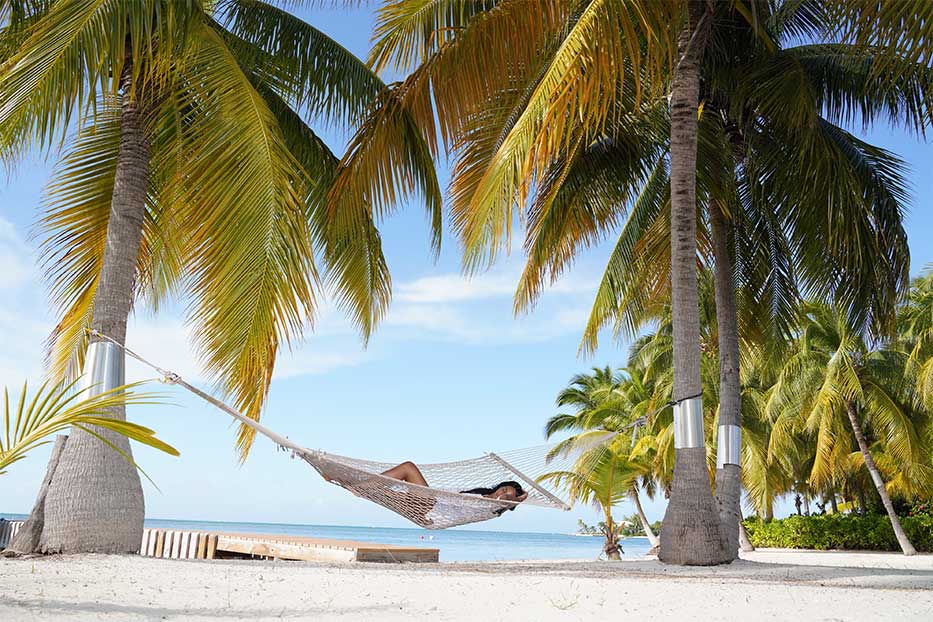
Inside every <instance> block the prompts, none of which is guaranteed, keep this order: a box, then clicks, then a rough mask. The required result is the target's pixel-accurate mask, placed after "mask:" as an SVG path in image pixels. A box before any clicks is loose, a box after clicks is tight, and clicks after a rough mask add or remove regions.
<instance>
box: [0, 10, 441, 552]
mask: <svg viewBox="0 0 933 622" xmlns="http://www.w3.org/2000/svg"><path fill="white" fill-rule="evenodd" d="M0 25H2V26H0V63H2V64H0V157H3V158H4V159H6V160H8V161H9V160H13V159H15V158H17V157H19V156H20V155H21V154H22V153H24V152H26V151H28V149H29V148H30V147H31V146H36V145H37V146H40V147H43V148H51V147H56V146H57V145H58V144H59V140H60V139H62V138H66V140H67V143H68V145H69V147H68V150H67V153H66V154H65V155H64V157H63V158H62V159H61V161H60V163H59V167H58V170H57V172H56V176H55V180H54V181H53V183H52V184H51V186H50V188H49V190H48V205H47V209H46V214H45V216H44V217H43V220H42V231H43V233H44V236H45V237H44V240H43V249H44V253H45V258H46V265H47V269H48V275H49V279H50V281H51V287H52V296H53V300H54V302H55V303H56V305H57V306H58V307H59V310H60V313H61V316H60V321H59V323H58V325H57V327H56V329H55V333H54V334H53V336H52V339H51V353H50V362H51V372H52V375H53V377H55V378H68V377H73V376H74V375H76V374H77V373H78V372H79V371H80V369H81V368H82V365H83V363H84V361H83V358H84V354H85V350H86V348H87V345H88V329H94V330H96V331H99V332H100V333H103V334H105V335H107V336H109V337H110V338H113V339H114V340H116V342H117V343H118V344H123V343H124V342H125V334H126V323H127V317H128V315H129V313H130V311H131V309H132V308H133V307H134V305H135V304H136V303H137V302H138V301H148V302H149V303H150V304H151V305H152V306H153V307H155V308H158V306H159V305H161V304H163V303H164V302H165V301H166V300H171V299H173V298H175V297H178V296H181V295H184V296H185V297H186V299H187V302H188V320H189V321H190V323H191V324H192V325H193V327H194V338H195V341H196V343H197V346H198V349H199V351H200V354H201V359H202V361H203V362H204V365H205V367H206V370H207V372H208V375H209V376H210V377H211V379H212V380H214V381H215V382H216V384H217V386H218V387H219V388H220V389H221V390H222V391H224V392H225V393H227V394H228V396H229V397H230V398H231V399H232V401H233V402H234V403H235V404H236V406H237V407H238V408H240V409H241V410H242V411H243V412H244V413H246V414H247V416H249V417H252V418H254V419H258V418H259V417H260V415H261V413H262V407H263V404H264V403H265V400H266V397H267V395H268V392H269V386H270V382H271V379H272V372H273V368H274V364H275V361H276V357H277V354H278V352H279V348H280V347H281V345H282V344H283V343H285V344H288V343H291V342H293V341H294V340H297V339H299V338H300V337H301V335H302V333H303V330H304V327H305V326H306V325H307V324H308V323H309V322H311V321H312V320H313V317H314V313H315V310H316V308H317V304H318V303H317V301H318V298H319V296H320V295H321V289H322V287H321V282H322V281H326V282H327V283H328V284H329V285H330V286H331V287H332V289H333V291H334V292H335V294H336V296H337V299H338V302H339V303H340V304H341V305H342V306H343V307H344V308H346V309H347V311H348V312H349V314H350V315H351V317H352V319H353V321H354V322H355V324H357V325H358V326H359V328H360V330H361V332H362V333H363V335H364V337H365V336H368V335H369V334H370V332H371V331H372V330H373V328H374V326H375V324H376V323H377V322H378V320H379V318H380V317H381V316H382V314H383V312H384V310H385V305H386V304H387V301H388V298H389V294H390V280H389V274H388V270H387V267H386V264H385V261H384V258H383V257H382V251H381V246H380V239H379V234H378V232H377V230H376V229H375V226H374V223H373V221H372V220H359V219H357V220H355V221H354V228H353V229H347V228H343V229H342V230H341V231H339V232H335V230H334V229H332V228H331V227H330V224H329V219H328V212H327V209H326V204H325V201H326V196H327V192H328V190H329V188H330V185H331V183H332V180H333V178H334V177H335V176H336V173H337V168H338V159H337V158H336V157H335V156H334V154H332V153H331V152H330V150H329V149H328V148H327V146H326V145H325V144H324V142H323V141H322V140H320V139H319V138H318V137H317V136H316V135H315V134H314V132H313V131H312V130H311V129H310V127H309V126H308V125H307V124H306V123H305V122H304V121H303V120H302V118H301V117H300V116H299V113H302V112H306V113H308V114H309V115H312V116H314V117H317V118H319V119H321V120H322V121H324V122H327V123H333V124H338V125H342V126H349V127H353V126H354V125H355V124H356V123H357V122H358V121H359V119H360V118H362V116H363V115H364V113H365V112H366V111H367V110H368V109H369V107H370V106H372V105H373V104H374V103H375V102H376V101H377V99H378V98H379V97H380V94H381V93H383V92H384V86H383V85H382V83H381V82H380V81H379V80H378V78H376V77H375V76H374V75H373V74H372V73H371V72H370V71H369V70H368V69H367V68H366V67H365V66H364V65H363V63H362V62H360V61H359V60H358V59H356V58H355V57H354V56H353V55H352V54H350V53H349V52H348V51H347V50H345V49H344V48H343V47H341V46H340V45H338V44H337V43H335V42H334V41H333V40H331V39H329V38H328V37H327V36H325V35H324V34H323V33H321V32H320V31H318V30H316V29H315V28H313V27H312V26H310V25H308V24H306V23H304V22H303V21H301V20H299V19H297V18H295V17H294V16H292V15H290V14H288V13H287V12H285V11H283V10H281V9H278V8H275V7H273V6H271V5H269V4H267V3H265V2H260V1H258V0H225V1H224V2H207V3H201V2H173V1H168V0H159V1H157V2H92V1H90V0H81V1H64V0H52V1H49V2H26V3H10V2H0ZM407 129H408V130H409V132H408V133H407V134H406V133H403V139H404V141H405V142H404V144H402V145H401V146H400V147H399V149H400V150H401V151H402V152H404V153H409V154H410V155H411V158H409V159H408V160H407V161H406V164H404V165H400V167H405V169H404V170H402V168H399V169H394V170H395V171H397V173H398V175H400V176H407V177H410V178H417V180H418V181H417V182H412V183H413V184H415V185H417V183H418V182H420V183H421V184H422V185H421V186H420V188H421V190H422V191H423V192H422V195H423V196H424V198H425V200H426V202H427V203H428V204H429V206H430V208H431V209H432V210H433V211H434V212H437V213H439V210H440V198H439V194H440V193H439V189H438V187H437V183H436V179H435V178H434V172H433V163H432V162H431V159H430V157H425V153H426V151H425V150H424V149H423V148H422V147H423V141H422V140H421V136H420V134H418V133H417V131H415V130H414V129H413V128H412V127H411V126H407ZM69 132H71V134H69ZM396 196H400V195H396ZM433 222H434V223H435V227H436V228H437V227H438V225H437V219H436V218H435V219H434V220H433ZM318 265H321V268H319V267H318ZM97 339H98V338H97V337H95V338H93V339H91V341H92V342H93V341H97ZM95 348H96V350H95V351H104V350H108V349H110V350H112V351H111V352H110V353H109V354H110V357H109V358H108V359H107V360H110V361H116V360H122V357H123V355H122V352H120V351H119V350H116V349H112V348H111V347H110V345H109V344H107V343H103V344H101V345H99V346H95ZM102 360H103V359H102ZM111 415H112V416H113V417H114V418H117V419H124V418H125V414H124V410H123V408H122V407H120V406H114V408H113V410H112V412H111ZM103 434H104V435H105V436H106V435H107V434H108V433H107V432H104V433H103ZM253 437H254V432H253V431H252V430H251V429H250V428H248V427H245V426H241V428H240V433H239V438H238V447H239V450H240V454H241V457H243V458H245V456H246V453H247V451H248V450H249V447H250V445H251V443H252V440H253ZM107 438H108V440H109V441H110V442H111V443H112V444H113V445H115V446H117V447H118V448H119V449H120V450H121V451H122V452H123V453H126V454H127V455H129V454H130V448H129V445H128V444H127V443H126V441H125V439H122V438H120V437H110V436H107ZM47 510H48V511H47V514H48V520H47V521H46V529H47V531H48V534H47V535H48V537H47V538H46V539H45V541H46V546H47V549H48V550H50V551H92V552H131V551H135V550H136V548H137V547H138V546H139V541H140V536H141V532H142V525H143V515H144V510H143V495H142V489H141V486H140V482H139V477H138V475H137V474H136V471H135V469H132V468H128V467H127V463H126V462H125V461H124V460H122V459H121V458H120V457H119V455H118V454H117V453H116V452H112V451H110V450H109V449H108V448H106V447H102V446H101V445H100V443H98V442H97V439H95V438H94V437H93V436H90V435H88V434H85V433H83V432H81V431H76V432H75V434H74V435H73V436H72V438H71V439H70V441H69V443H68V444H67V446H66V449H65V451H64V453H63V455H62V458H61V461H60V463H59V466H58V469H57V471H56V476H55V479H54V481H53V483H52V486H51V489H50V491H49V495H48V498H47Z"/></svg>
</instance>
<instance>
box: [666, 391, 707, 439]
mask: <svg viewBox="0 0 933 622" xmlns="http://www.w3.org/2000/svg"><path fill="white" fill-rule="evenodd" d="M705 446H706V441H705V439H704V437H703V398H702V397H700V396H696V397H690V398H687V399H685V400H683V401H680V402H677V403H676V404H674V448H675V449H689V448H692V447H705Z"/></svg>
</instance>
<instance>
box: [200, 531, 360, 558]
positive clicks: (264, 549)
mask: <svg viewBox="0 0 933 622" xmlns="http://www.w3.org/2000/svg"><path fill="white" fill-rule="evenodd" d="M217 550H218V551H226V552H230V553H241V554H245V555H258V556H262V557H277V558H279V559H293V560H302V561H334V562H352V561H354V560H355V559H356V552H355V551H352V550H347V549H339V548H333V549H328V548H322V547H310V546H302V545H300V544H288V543H285V542H271V541H270V542H262V541H259V540H249V539H245V538H237V537H228V536H218V537H217Z"/></svg>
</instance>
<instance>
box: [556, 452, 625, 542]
mask: <svg viewBox="0 0 933 622" xmlns="http://www.w3.org/2000/svg"><path fill="white" fill-rule="evenodd" d="M633 479H634V477H633V473H632V471H631V469H629V467H628V464H627V461H626V460H625V458H623V457H622V456H621V454H620V453H619V452H618V451H615V450H613V449H611V448H604V449H602V450H597V451H595V452H592V453H587V454H584V455H583V456H582V457H581V458H580V460H579V461H578V462H577V464H575V465H574V468H573V470H570V471H554V472H552V473H547V474H545V475H543V476H542V477H541V481H545V482H550V483H551V484H553V485H554V486H555V487H557V488H562V489H564V490H565V491H566V493H567V498H568V500H569V501H570V502H571V503H576V502H578V501H579V502H581V503H590V504H592V505H593V507H594V508H596V509H597V510H599V511H601V512H602V514H603V522H602V523H601V524H600V528H601V530H602V534H603V537H604V538H605V541H604V544H603V551H604V552H605V553H606V556H607V557H608V558H609V559H614V560H617V559H620V558H621V555H620V553H621V550H622V549H621V547H620V546H619V539H620V535H621V533H622V529H623V527H624V525H622V524H620V523H616V522H615V520H614V519H613V517H612V507H613V506H614V505H616V504H617V503H619V502H620V501H622V500H623V499H624V498H625V497H627V496H629V495H630V494H631V490H632V485H633Z"/></svg>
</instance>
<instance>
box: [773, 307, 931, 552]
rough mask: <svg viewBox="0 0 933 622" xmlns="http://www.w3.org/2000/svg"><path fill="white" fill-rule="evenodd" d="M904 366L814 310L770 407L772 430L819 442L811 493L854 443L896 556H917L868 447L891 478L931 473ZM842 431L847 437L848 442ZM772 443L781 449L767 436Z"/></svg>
mask: <svg viewBox="0 0 933 622" xmlns="http://www.w3.org/2000/svg"><path fill="white" fill-rule="evenodd" d="M906 363H907V355H906V353H904V352H902V351H899V350H898V349H896V348H889V347H885V344H883V343H881V344H879V343H873V342H871V341H869V340H867V339H866V337H865V334H864V332H862V331H860V330H859V328H858V327H857V326H856V327H853V322H852V320H851V318H850V317H849V316H848V314H847V313H845V312H844V311H839V310H838V309H835V308H833V307H831V306H829V305H826V304H820V303H814V304H811V305H808V307H807V308H806V310H805V314H804V316H803V317H802V319H801V326H800V338H799V343H798V347H797V351H796V352H795V353H794V355H793V356H792V357H791V358H790V359H789V360H788V362H787V364H786V365H785V367H784V369H783V371H782V372H781V376H780V378H779V380H778V384H777V386H776V387H775V391H774V394H773V395H772V398H771V402H770V403H769V405H768V407H769V409H772V411H773V412H779V413H780V416H779V418H778V420H777V421H776V423H775V428H776V429H777V428H779V427H802V426H805V427H806V428H807V429H809V430H810V431H812V432H813V433H814V434H816V436H817V446H816V453H815V460H814V462H813V466H812V469H811V472H810V474H809V483H810V484H811V485H816V486H820V485H821V484H823V483H824V482H826V480H827V479H829V478H831V477H832V475H833V468H834V463H835V462H837V461H838V460H839V456H840V455H843V456H844V455H847V454H848V453H849V447H850V446H851V443H852V441H851V439H852V438H853V437H854V439H855V444H856V446H857V447H858V451H859V457H860V461H861V464H862V465H863V466H864V468H865V469H866V470H867V471H868V473H869V475H870V476H871V479H872V482H873V483H874V486H875V489H876V490H877V492H878V496H879V497H880V498H881V502H882V504H883V505H884V509H885V511H886V512H887V514H888V517H889V518H890V520H891V526H892V527H893V528H894V533H895V535H896V536H897V540H898V542H899V543H900V545H901V549H902V550H903V552H904V554H905V555H913V554H915V553H916V551H915V549H914V547H913V545H912V544H911V543H910V541H909V540H908V538H907V535H906V534H905V533H904V530H903V528H902V527H901V524H900V521H899V520H898V518H897V514H896V513H895V511H894V506H893V504H892V503H891V498H890V495H889V493H888V489H887V486H886V484H885V481H884V478H883V477H882V473H881V471H880V469H879V467H878V465H877V464H876V461H875V457H874V455H873V452H872V440H871V439H873V441H874V442H876V443H878V444H880V445H881V446H882V447H883V448H884V451H885V453H886V455H887V459H889V460H891V461H892V462H894V464H895V465H896V468H895V469H894V470H899V471H906V472H908V473H915V472H916V471H917V470H918V469H924V468H926V469H928V468H929V466H930V465H929V464H928V463H929V456H930V448H929V447H928V444H927V442H926V440H925V439H924V438H923V434H922V433H921V431H922V428H923V426H922V424H921V423H920V421H921V418H923V417H924V416H925V415H924V413H923V411H922V408H921V405H920V402H919V400H918V398H917V396H916V395H915V393H914V392H913V387H912V386H911V382H910V377H909V375H908V374H905V370H906V367H907V366H906ZM783 420H787V421H788V423H787V425H786V426H784V425H782V424H783ZM795 424H796V425H795ZM847 428H848V429H849V431H850V432H851V436H849V435H848V434H845V432H846V429H847ZM774 442H778V443H780V442H781V441H780V439H775V438H774V437H773V436H772V443H774Z"/></svg>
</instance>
